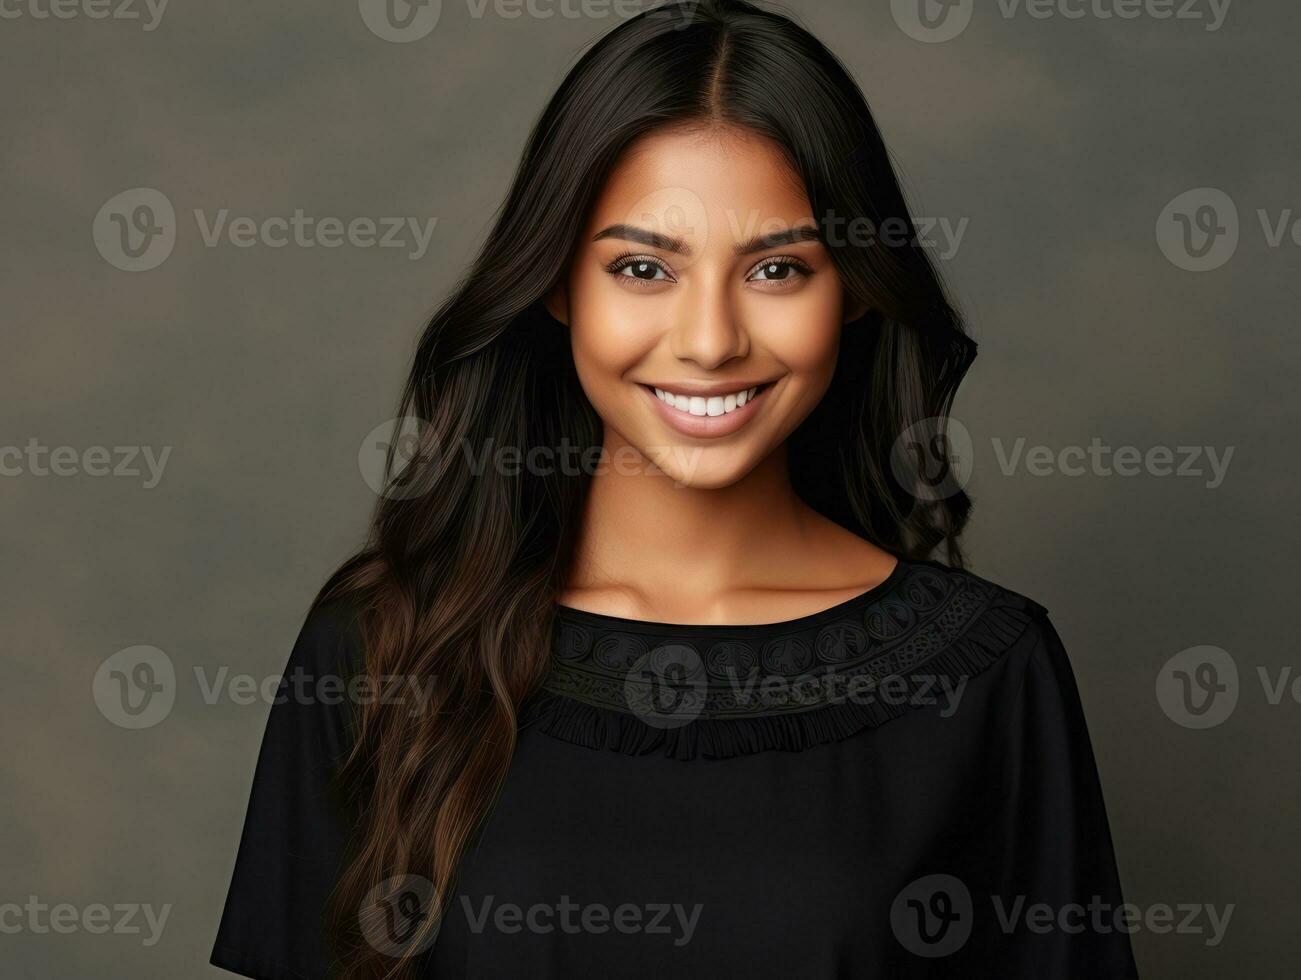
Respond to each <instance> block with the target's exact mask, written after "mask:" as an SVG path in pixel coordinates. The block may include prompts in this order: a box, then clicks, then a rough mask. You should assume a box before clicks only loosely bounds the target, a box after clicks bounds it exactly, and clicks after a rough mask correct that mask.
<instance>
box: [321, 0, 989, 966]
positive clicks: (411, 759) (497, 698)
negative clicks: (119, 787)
mask: <svg viewBox="0 0 1301 980" xmlns="http://www.w3.org/2000/svg"><path fill="white" fill-rule="evenodd" d="M684 123H686V124H696V125H704V126H709V125H728V126H738V127H744V128H746V129H748V130H752V131H756V132H758V133H760V134H762V135H764V136H766V137H768V138H770V139H771V140H773V141H775V143H776V144H777V145H778V146H780V147H781V148H782V149H783V150H784V151H785V153H786V154H787V156H788V158H789V163H790V166H791V167H792V168H793V170H794V172H795V173H796V174H798V175H799V176H800V177H801V178H802V180H803V183H804V187H805V190H806V193H807V196H808V199H809V201H810V202H811V203H812V206H813V213H814V215H815V217H816V218H817V220H818V221H819V223H820V226H821V227H822V230H823V236H822V237H823V239H824V241H825V242H826V243H827V245H828V248H829V250H830V253H831V255H832V257H833V261H834V262H835V265H836V268H837V270H838V272H839V275H840V277H841V279H842V281H843V283H844V285H845V288H846V290H847V291H848V292H849V294H850V295H851V296H852V297H854V298H857V299H859V300H860V301H866V302H867V303H868V304H869V306H870V309H869V311H868V312H867V313H866V314H865V315H864V317H863V318H861V319H860V320H858V321H856V322H854V323H851V324H847V325H846V327H845V328H844V330H843V332H842V341H841V346H840V354H839V358H838V366H837V370H836V374H835V377H834V379H833V381H832V384H831V387H830V389H829V391H828V393H827V395H826V396H825V397H824V399H823V401H822V403H821V404H820V405H819V406H818V408H817V409H816V411H815V412H814V414H813V416H811V417H810V418H809V419H808V420H807V421H806V422H805V424H804V425H802V426H801V427H800V429H799V430H797V432H796V433H795V434H793V435H792V437H791V439H790V442H789V444H788V450H789V457H790V463H791V473H792V480H793V482H794V484H795V487H796V490H797V491H798V492H799V493H800V494H801V495H802V496H803V497H804V499H805V500H806V501H807V502H808V503H809V504H810V505H811V506H814V507H816V508H817V509H818V510H819V511H821V512H822V513H824V514H826V515H827V516H828V517H831V518H832V519H833V520H835V521H837V522H839V523H840V524H842V525H843V526H845V527H847V528H850V529H851V530H854V531H856V532H857V533H859V534H860V535H862V536H863V537H865V538H867V539H868V540H870V541H872V542H874V543H876V544H877V545H879V546H880V547H882V548H884V549H886V550H887V551H890V552H892V553H895V554H898V555H903V556H925V555H930V554H932V553H933V552H934V551H935V550H936V549H937V548H938V547H941V546H943V548H944V549H945V550H946V552H947V555H948V558H949V559H950V560H951V561H954V562H960V560H961V556H960V553H959V552H958V550H957V545H956V541H957V536H958V534H959V532H960V531H961V529H962V525H963V524H964V522H965V520H966V517H967V512H968V510H969V507H970V504H969V501H968V499H967V497H966V496H965V495H964V494H962V493H961V492H960V491H956V492H952V493H949V494H947V495H939V496H937V495H934V494H931V495H921V496H920V497H919V496H918V495H916V494H915V493H914V492H912V491H913V488H910V487H908V486H906V485H905V484H906V483H907V481H900V480H899V479H897V478H895V476H894V473H893V472H892V466H891V452H892V448H893V447H894V445H895V443H896V442H897V440H898V439H899V437H900V434H901V433H904V432H905V431H906V430H909V429H910V428H913V429H915V428H916V427H917V426H922V427H923V428H926V427H932V428H933V427H934V426H935V425H937V423H935V422H934V421H933V420H935V419H942V418H943V417H944V416H945V415H946V414H947V412H948V409H949V406H950V403H951V401H952V398H953V395H954V392H955V390H956V388H957V385H958V382H959V381H960V380H961V377H962V375H963V373H964V371H965V370H966V368H967V366H968V364H969V363H970V361H971V358H972V357H973V356H974V352H975V345H974V344H973V343H972V342H971V341H970V340H969V339H968V338H967V337H966V336H965V335H964V334H963V332H962V328H961V324H960V321H959V319H958V316H957V315H956V313H955V312H954V310H953V309H952V308H951V306H950V305H949V303H948V302H947V300H946V299H945V295H944V291H943V288H942V286H941V284H940V280H939V277H938V275H937V273H936V270H935V269H934V267H933V266H932V264H931V262H930V260H929V258H928V256H927V255H926V253H925V251H924V250H923V249H922V248H921V247H920V246H919V245H918V243H917V241H916V238H915V236H914V235H912V234H905V235H903V236H901V238H902V240H901V241H899V242H892V243H890V244H883V239H877V240H875V241H874V242H873V243H872V244H870V245H867V246H864V245H863V244H861V243H857V242H848V241H842V240H841V239H843V238H844V237H845V235H844V232H845V229H846V227H848V225H847V223H848V222H849V221H850V220H853V219H859V225H858V227H859V228H863V227H870V228H873V229H886V228H890V227H892V226H893V227H895V228H896V229H898V228H900V227H902V228H905V229H908V230H909V232H911V230H912V229H913V223H912V219H911V217H910V216H909V213H908V210H907V207H906V205H905V202H904V198H903V195H902V193H901V191H900V189H899V185H898V181H897V178H896V177H895V174H894V172H893V169H892V167H891V165H890V162H889V159H888V156H887V153H886V149H885V146H884V144H883V143H882V140H881V136H880V134H879V133H878V131H877V128H876V125H875V123H874V121H873V119H872V116H871V113H870V112H869V110H868V107H867V104H866V102H865V101H864V99H863V96H862V94H861V92H860V91H859V89H858V87H857V86H856V85H855V83H854V82H853V80H852V79H851V78H850V76H849V74H848V73H847V71H846V70H845V68H844V67H843V66H842V65H841V63H840V62H839V61H838V60H837V59H836V58H835V57H834V56H833V55H832V54H831V53H830V52H829V51H827V49H826V48H825V47H823V45H822V44H821V43H820V42H819V41H818V40H817V39H815V38H814V37H813V36H812V35H810V34H809V33H808V32H807V31H805V30H804V29H802V28H801V27H799V26H797V25H796V24H794V23H793V22H792V21H791V20H789V19H787V18H785V17H783V16H780V15H778V14H775V13H772V12H768V11H764V10H761V9H759V8H757V7H755V6H754V5H752V4H750V3H746V2H743V0H701V2H682V3H668V4H665V5H663V6H660V7H657V8H653V9H650V10H647V11H644V12H643V13H641V14H639V15H637V16H635V17H633V18H631V19H629V20H626V21H624V22H623V23H621V24H619V25H618V26H617V27H615V28H614V29H613V30H611V31H610V32H609V33H607V34H606V35H605V36H604V37H602V38H601V39H600V40H599V41H597V42H596V43H595V44H594V45H593V46H592V47H591V48H590V49H589V50H588V51H587V52H586V53H585V54H584V55H583V57H582V58H581V59H580V60H579V62H578V63H577V65H576V66H575V67H574V68H573V69H572V70H571V71H570V72H569V74H568V76H567V77H566V78H565V80H564V82H563V83H562V84H561V86H560V88H559V90H558V91H557V92H556V94H555V96H554V97H553V98H552V99H551V101H550V103H549V104H548V105H547V107H546V109H545V111H544V112H543V113H542V116H541V118H540V119H539V121H538V123H537V125H536V126H535V127H534V129H533V132H532V134H531V135H530V137H529V140H528V145H527V147H526V148H525V150H524V154H523V158H522V160H521V162H520V165H519V169H518V171H517V172H516V174H515V178H514V180H513V182H512V184H511V187H510V191H509V193H508V195H507V197H506V201H505V204H504V206H503V207H502V209H501V211H500V214H499V216H498V217H497V220H496V223H495V225H494V227H493V228H492V231H491V233H490V234H489V236H488V239H487V242H486V243H485V244H484V246H483V249H482V251H481V252H480V254H479V256H478V257H477V258H476V260H475V262H474V264H473V266H472V268H471V269H470V271H469V273H468V275H467V276H466V277H465V278H464V280H463V281H462V282H461V283H460V285H459V286H458V287H457V288H456V289H455V291H454V292H453V294H452V295H451V297H450V298H449V299H447V301H446V302H445V303H444V304H443V305H442V307H441V308H440V309H439V310H438V312H437V313H436V314H435V315H434V316H433V318H432V319H431V321H430V322H429V325H428V326H427V328H426V329H425V332H424V335H423V336H422V338H421V340H420V345H419V349H418V351H417V353H416V356H415V363H414V365H413V366H412V369H411V375H410V378H409V380H408V381H407V384H406V388H405V391H404V394H403V397H402V401H401V407H400V409H399V412H398V414H399V416H401V417H408V418H412V419H415V420H417V423H416V424H417V432H416V434H415V436H414V438H413V439H412V441H411V444H410V446H409V448H408V449H407V451H406V452H405V453H404V454H403V456H404V459H402V460H401V463H402V464H403V465H402V468H401V472H400V475H399V474H397V473H396V470H397V465H396V464H395V462H394V461H393V460H390V464H391V469H392V470H393V471H394V472H393V473H392V479H393V481H394V482H393V484H392V486H393V487H394V488H396V490H395V492H389V493H386V494H383V495H381V499H380V502H379V504H378V507H377V510H376V513H375V517H374V521H373V526H372V531H371V537H370V540H369V543H368V544H367V546H366V547H365V549H364V550H363V551H362V552H361V553H359V554H358V555H356V556H355V557H354V558H352V559H351V560H349V561H348V562H347V563H346V564H345V565H344V566H343V567H342V568H341V569H339V571H338V572H336V573H335V575H334V576H333V577H332V578H331V579H330V581H329V582H328V583H327V584H326V586H325V588H324V589H323V590H322V593H321V595H320V596H319V597H318V599H317V602H318V603H322V602H326V601H330V600H337V599H343V600H346V601H348V602H349V603H351V604H352V605H353V607H354V608H356V609H357V610H358V611H359V615H360V619H361V622H362V624H363V629H362V633H363V635H364V645H365V670H366V671H367V672H368V673H369V674H371V675H373V676H374V677H375V678H376V679H378V677H379V676H380V675H400V676H404V677H416V678H421V679H428V680H429V681H431V682H432V683H431V684H429V685H426V686H422V689H425V690H428V691H429V692H430V693H429V696H430V698H431V699H432V703H430V704H427V705H424V706H423V707H424V709H425V710H423V711H420V712H412V711H407V710H395V709H393V708H391V707H386V706H384V705H380V704H368V705H365V706H362V707H360V708H359V709H358V713H357V716H356V728H355V740H354V743H353V747H352V751H351V755H350V756H349V757H348V759H347V761H346V763H345V765H344V766H343V769H342V772H341V774H340V778H341V781H342V784H343V785H344V786H345V787H346V788H347V792H348V798H349V800H350V802H351V805H352V807H353V809H354V814H355V824H354V835H353V841H352V845H351V849H350V854H349V858H348V861H347V862H346V867H345V868H344V870H343V872H342V874H341V877H340V879H339V882H338V886H337V888H336V893H335V899H334V906H333V908H334V915H333V918H332V930H331V931H332V937H333V939H334V943H335V946H336V951H337V954H338V957H339V961H340V964H341V966H342V972H343V975H345V976H347V977H381V976H389V977H410V976H414V975H416V971H417V965H416V964H417V957H416V956H400V957H397V958H394V957H392V956H391V955H389V954H390V953H391V951H381V950H379V949H377V948H375V947H374V946H373V945H371V944H368V943H367V942H366V941H365V938H364V935H365V933H364V929H363V923H361V922H360V921H359V913H361V912H362V910H363V906H364V905H366V901H367V896H368V895H374V894H376V889H379V890H380V892H381V893H382V891H383V887H384V883H385V882H389V881H393V880H394V879H395V878H398V877H400V876H403V875H419V876H421V877H423V878H426V879H428V880H429V881H431V882H432V883H433V886H434V903H435V908H436V909H437V908H441V907H442V906H443V905H444V904H445V903H446V902H447V901H448V899H449V896H450V895H451V892H452V889H453V881H454V877H455V872H456V868H457V865H458V863H459V861H460V859H461V856H462V854H463V853H464V852H465V850H466V848H467V847H468V846H469V844H470V842H471V841H472V840H473V838H474V836H475V834H476V832H477V830H478V828H479V826H480V824H481V823H482V820H483V818H484V816H485V814H486V813H487V811H488V810H489V808H490V807H491V806H492V804H493V802H494V799H495V797H496V794H497V792H498V790H499V788H500V786H501V783H502V780H503V778H504V776H505V773H506V770H507V766H508V765H509V762H510V759H511V755H512V753H513V751H514V746H515V738H516V731H517V717H518V714H519V710H520V708H521V705H523V704H524V703H525V702H526V700H527V699H528V698H529V696H530V695H531V694H533V693H534V692H535V691H536V690H537V688H538V686H539V683H540V681H541V679H542V677H543V675H544V673H545V670H546V666H547V662H548V657H549V653H550V650H549V645H550V637H551V628H552V618H553V616H554V602H555V598H556V596H557V595H558V594H559V593H560V592H561V591H562V590H563V588H564V586H565V575H566V572H567V570H568V567H569V562H570V560H571V557H572V553H573V544H574V540H575V531H576V528H577V523H578V521H579V517H580V514H581V512H582V505H583V501H584V498H585V495H586V492H587V488H588V481H589V476H588V475H586V473H585V472H584V471H583V470H582V469H581V468H579V470H578V471H577V472H575V470H574V469H573V468H566V467H562V466H556V467H552V468H548V467H521V468H519V472H518V473H514V472H512V471H511V469H510V468H507V467H493V466H489V467H486V468H478V467H475V466H474V462H473V457H474V456H475V455H476V454H477V451H479V450H482V449H484V448H492V447H520V448H521V449H523V450H525V451H527V450H528V449H529V448H530V447H559V446H562V445H569V446H576V447H580V448H581V449H582V450H588V449H590V448H592V447H599V446H600V444H601V433H602V429H601V420H600V418H599V417H598V416H597V415H596V413H595V412H594V410H593V409H592V406H591V405H590V404H589V403H588V401H587V399H586V397H585V396H584V394H583V391H582V389H581V387H580V385H579V382H578V378H577V375H576V373H575V370H574V365H573V361H572V358H571V356H570V353H569V339H568V335H567V331H566V330H565V328H564V327H563V326H562V325H561V324H559V323H557V322H556V321H555V320H554V319H552V318H551V317H550V316H549V315H548V314H547V313H546V311H545V309H544V306H543V299H544V297H545V295H546V294H547V292H548V291H549V290H550V289H551V287H552V286H553V285H554V284H555V283H556V282H557V281H558V280H559V278H560V277H561V276H562V275H563V274H564V272H565V269H566V266H567V264H568V261H569V258H570V256H571V254H572V253H573V250H574V248H575V245H576V242H577V240H578V235H579V234H580V232H581V230H582V229H583V227H584V222H585V220H586V216H587V215H588V213H589V210H590V208H591V206H592V204H593V202H594V197H595V195H596V194H597V193H598V192H599V190H600V188H601V187H602V185H603V183H604V181H605V178H606V176H607V174H608V173H609V172H610V170H611V168H612V167H613V166H614V165H615V163H616V161H617V160H618V159H619V157H620V155H621V154H622V153H623V152H624V150H625V149H627V147H628V146H629V145H630V144H631V143H632V142H633V141H634V140H636V139H637V138H638V137H640V136H643V135H645V134H647V133H649V132H650V131H652V130H655V129H658V128H659V127H663V126H666V125H671V124H684ZM864 219H865V220H866V222H867V224H865V225H864V224H863V223H862V222H863V220H864ZM836 229H838V230H839V234H838V235H836V234H832V233H831V232H832V231H835V230H836ZM938 424H942V423H938ZM459 447H472V448H473V449H474V450H475V451H476V452H472V453H470V454H469V455H468V456H467V454H466V453H463V452H461V451H460V448H459ZM931 498H935V499H931ZM436 918H437V916H436V915H433V916H430V917H429V918H428V920H427V921H426V922H425V925H424V928H426V929H429V930H432V929H433V928H435V926H436ZM422 945H423V944H422V943H421V942H419V941H418V937H417V940H416V941H413V942H411V943H409V944H408V947H409V948H411V949H419V948H421V946H422Z"/></svg>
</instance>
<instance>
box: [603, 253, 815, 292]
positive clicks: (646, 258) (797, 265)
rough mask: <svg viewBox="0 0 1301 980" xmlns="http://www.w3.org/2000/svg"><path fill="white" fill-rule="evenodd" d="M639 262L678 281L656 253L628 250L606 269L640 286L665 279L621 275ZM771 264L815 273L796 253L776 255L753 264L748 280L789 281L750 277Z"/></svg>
mask: <svg viewBox="0 0 1301 980" xmlns="http://www.w3.org/2000/svg"><path fill="white" fill-rule="evenodd" d="M639 262H640V263H645V264H646V265H653V266H655V267H656V268H657V269H660V270H661V271H662V272H663V273H664V275H665V276H667V277H668V280H667V281H669V282H677V280H676V279H674V278H673V273H672V272H671V271H670V270H669V267H668V266H667V265H666V264H665V263H664V262H663V261H662V260H661V259H659V258H658V257H656V256H654V255H645V254H641V253H638V252H626V253H624V254H623V255H620V256H618V257H617V258H615V259H614V260H613V261H612V262H610V263H608V264H607V265H606V267H605V271H606V272H608V273H610V275H612V276H614V277H615V278H617V279H627V280H629V281H630V282H632V283H635V284H637V286H638V287H644V286H649V285H650V284H651V283H655V282H664V281H665V280H663V279H642V278H640V277H638V276H625V275H620V273H621V271H622V270H624V269H626V268H628V266H630V265H633V264H634V263H639ZM770 265H778V266H790V268H792V269H794V270H795V271H796V272H798V273H800V275H802V276H811V275H813V270H812V269H811V268H809V265H808V263H806V262H804V261H803V260H802V259H800V258H798V257H796V256H794V255H774V256H772V257H770V258H766V259H762V260H760V261H759V262H756V263H755V264H754V265H753V266H751V267H750V271H749V272H747V273H746V274H745V279H746V282H751V281H753V282H787V281H789V280H788V279H755V280H751V278H750V277H751V276H753V275H754V274H755V273H756V272H758V271H759V270H760V269H762V268H764V267H765V266H770Z"/></svg>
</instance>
